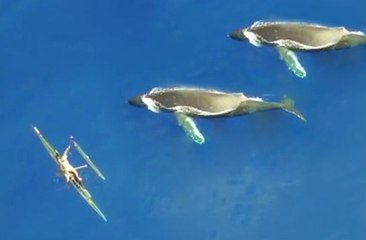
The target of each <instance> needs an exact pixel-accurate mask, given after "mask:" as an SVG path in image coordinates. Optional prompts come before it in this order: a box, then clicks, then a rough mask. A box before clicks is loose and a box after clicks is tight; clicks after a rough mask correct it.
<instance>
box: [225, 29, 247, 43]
mask: <svg viewBox="0 0 366 240" xmlns="http://www.w3.org/2000/svg"><path fill="white" fill-rule="evenodd" d="M245 31H246V28H245V29H238V30H235V31H232V32H231V33H229V35H228V37H230V38H231V39H234V40H237V41H247V40H248V38H247V37H246V36H245V34H244V32H245Z"/></svg>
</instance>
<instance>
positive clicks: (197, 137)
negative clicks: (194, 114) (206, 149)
mask: <svg viewBox="0 0 366 240" xmlns="http://www.w3.org/2000/svg"><path fill="white" fill-rule="evenodd" d="M174 116H175V117H176V119H177V121H178V124H179V126H181V127H182V128H183V129H184V131H185V132H186V134H187V135H188V136H189V137H190V138H192V140H193V141H195V142H196V143H198V144H203V143H204V142H205V137H204V136H203V134H202V133H201V132H200V130H199V129H198V127H197V125H196V123H195V122H194V120H193V119H192V118H191V117H189V116H187V115H185V114H183V113H179V112H175V113H174Z"/></svg>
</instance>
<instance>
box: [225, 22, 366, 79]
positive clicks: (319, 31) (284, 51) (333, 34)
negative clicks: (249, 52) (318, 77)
mask: <svg viewBox="0 0 366 240" xmlns="http://www.w3.org/2000/svg"><path fill="white" fill-rule="evenodd" d="M229 36H230V37H231V38H232V39H235V40H239V41H249V42H250V43H251V44H253V45H255V46H257V47H259V46H261V45H272V46H274V47H276V48H277V50H278V52H279V54H280V57H281V59H282V60H284V61H285V62H286V64H287V66H288V68H289V69H290V70H291V71H293V72H294V73H295V74H296V75H297V76H298V77H305V76H306V71H305V69H304V67H302V65H301V63H300V62H299V60H298V59H297V57H296V55H295V53H294V52H293V51H325V50H335V49H342V48H349V47H354V46H357V45H363V44H366V35H365V34H364V33H363V32H360V31H349V30H347V29H346V28H345V27H327V26H323V25H318V24H311V23H302V22H281V21H279V22H264V21H257V22H255V23H254V24H252V26H250V27H247V28H242V29H238V30H235V31H233V32H231V33H230V34H229Z"/></svg>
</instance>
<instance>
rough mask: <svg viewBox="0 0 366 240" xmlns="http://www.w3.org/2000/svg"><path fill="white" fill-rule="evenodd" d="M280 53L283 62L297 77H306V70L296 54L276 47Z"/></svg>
mask: <svg viewBox="0 0 366 240" xmlns="http://www.w3.org/2000/svg"><path fill="white" fill-rule="evenodd" d="M276 49H277V51H278V53H279V54H280V58H281V60H283V61H284V62H285V63H286V65H287V67H288V69H289V70H291V71H292V72H293V73H294V74H295V75H296V76H298V77H300V78H304V77H306V70H305V68H304V67H303V66H302V65H301V63H300V61H299V59H298V58H297V56H296V54H295V53H294V52H293V51H291V50H289V49H287V48H285V47H279V46H278V47H276Z"/></svg>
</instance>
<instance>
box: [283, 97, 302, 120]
mask: <svg viewBox="0 0 366 240" xmlns="http://www.w3.org/2000/svg"><path fill="white" fill-rule="evenodd" d="M280 104H281V107H282V109H283V110H285V111H286V112H289V113H291V114H293V115H295V116H296V117H298V118H300V119H301V120H303V121H306V119H305V117H304V115H302V113H301V112H300V111H299V110H297V109H296V108H295V105H294V104H295V102H294V100H292V99H291V98H288V97H284V98H282V100H281V102H280Z"/></svg>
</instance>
